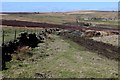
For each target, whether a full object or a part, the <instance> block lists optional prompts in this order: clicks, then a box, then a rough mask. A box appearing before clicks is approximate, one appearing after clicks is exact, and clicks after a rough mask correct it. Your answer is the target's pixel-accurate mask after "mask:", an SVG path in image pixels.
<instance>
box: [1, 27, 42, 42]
mask: <svg viewBox="0 0 120 80" xmlns="http://www.w3.org/2000/svg"><path fill="white" fill-rule="evenodd" d="M39 31H40V30H39V29H37V28H35V29H33V28H32V29H27V28H26V27H24V28H22V29H21V30H20V29H14V30H10V34H9V33H7V30H2V44H4V43H5V42H8V41H10V40H15V39H17V37H18V34H19V33H20V32H27V33H36V34H39ZM9 36H10V39H8V38H7V37H9ZM6 38H7V39H8V40H7V39H6Z"/></svg>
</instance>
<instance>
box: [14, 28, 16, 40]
mask: <svg viewBox="0 0 120 80" xmlns="http://www.w3.org/2000/svg"><path fill="white" fill-rule="evenodd" d="M15 39H16V29H15V35H14V40H15Z"/></svg>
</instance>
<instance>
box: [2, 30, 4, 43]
mask: <svg viewBox="0 0 120 80" xmlns="http://www.w3.org/2000/svg"><path fill="white" fill-rule="evenodd" d="M2 32H3V34H2V43H3V44H4V30H3V31H2Z"/></svg>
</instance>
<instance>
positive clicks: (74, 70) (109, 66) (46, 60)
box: [2, 28, 118, 78]
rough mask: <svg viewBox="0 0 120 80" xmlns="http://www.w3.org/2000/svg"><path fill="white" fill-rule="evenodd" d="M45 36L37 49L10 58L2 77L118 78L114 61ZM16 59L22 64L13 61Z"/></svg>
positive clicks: (24, 51)
mask: <svg viewBox="0 0 120 80" xmlns="http://www.w3.org/2000/svg"><path fill="white" fill-rule="evenodd" d="M5 29H6V30H8V31H7V32H9V30H10V29H9V28H5ZM14 29H15V28H14ZM20 30H22V29H21V28H19V31H20ZM10 31H11V30H10ZM8 36H9V35H8ZM8 36H7V37H8ZM48 36H49V38H48V39H46V41H45V42H44V43H39V44H38V47H36V48H33V49H31V48H30V49H25V48H24V49H23V51H20V52H18V54H13V55H12V57H13V58H12V60H11V61H10V62H7V63H6V64H7V68H8V69H7V70H3V71H2V73H3V76H4V77H6V78H25V77H26V78H40V77H41V76H40V75H41V74H42V75H44V76H46V77H47V78H51V77H53V78H118V62H117V61H114V60H110V59H107V58H106V57H104V56H101V55H98V54H97V53H95V52H91V51H89V50H87V49H86V48H84V47H83V46H80V45H78V44H77V43H75V42H73V41H71V40H69V39H63V38H62V37H60V36H57V35H54V34H50V35H48ZM9 37H10V36H9ZM17 57H20V58H21V59H24V60H21V61H20V60H16V59H17Z"/></svg>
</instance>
